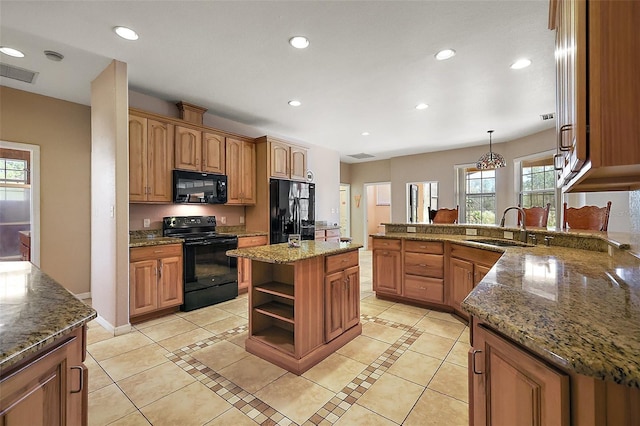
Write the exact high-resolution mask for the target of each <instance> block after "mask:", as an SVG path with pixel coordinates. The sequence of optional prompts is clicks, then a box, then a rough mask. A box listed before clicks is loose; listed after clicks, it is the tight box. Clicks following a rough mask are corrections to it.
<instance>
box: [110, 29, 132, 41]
mask: <svg viewBox="0 0 640 426" xmlns="http://www.w3.org/2000/svg"><path fill="white" fill-rule="evenodd" d="M113 31H115V32H116V34H118V35H119V36H120V37H122V38H123V39H125V40H132V41H133V40H137V39H138V33H136V32H135V31H133V30H132V29H131V28H127V27H115V28H114V29H113Z"/></svg>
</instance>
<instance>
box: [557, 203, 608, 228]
mask: <svg viewBox="0 0 640 426" xmlns="http://www.w3.org/2000/svg"><path fill="white" fill-rule="evenodd" d="M610 211H611V201H609V202H608V203H607V205H606V207H597V206H584V207H580V208H575V207H567V203H564V214H563V215H562V228H563V229H567V228H569V229H588V230H592V231H606V230H607V228H608V226H609V212H610Z"/></svg>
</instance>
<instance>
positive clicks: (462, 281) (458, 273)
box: [449, 258, 473, 312]
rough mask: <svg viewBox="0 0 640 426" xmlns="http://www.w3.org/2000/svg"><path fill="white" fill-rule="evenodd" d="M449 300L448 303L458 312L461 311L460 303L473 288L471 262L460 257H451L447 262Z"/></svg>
mask: <svg viewBox="0 0 640 426" xmlns="http://www.w3.org/2000/svg"><path fill="white" fill-rule="evenodd" d="M449 265H450V266H449V267H450V269H451V274H450V275H449V280H450V288H451V300H450V301H449V304H450V305H451V307H452V308H454V309H455V310H457V311H458V312H462V308H461V307H460V304H461V303H462V301H463V300H464V299H465V297H467V296H468V295H469V293H471V290H473V263H471V262H468V261H466V260H462V259H456V258H451V261H450V262H449Z"/></svg>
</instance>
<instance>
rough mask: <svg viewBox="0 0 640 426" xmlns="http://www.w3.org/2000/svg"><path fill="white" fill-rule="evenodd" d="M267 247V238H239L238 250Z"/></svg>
mask: <svg viewBox="0 0 640 426" xmlns="http://www.w3.org/2000/svg"><path fill="white" fill-rule="evenodd" d="M265 245H267V236H266V235H261V236H257V237H241V238H238V248H244V247H257V246H265Z"/></svg>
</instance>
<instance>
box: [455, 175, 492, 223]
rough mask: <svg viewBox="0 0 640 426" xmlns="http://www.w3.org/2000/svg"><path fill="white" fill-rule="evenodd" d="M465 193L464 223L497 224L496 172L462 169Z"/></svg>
mask: <svg viewBox="0 0 640 426" xmlns="http://www.w3.org/2000/svg"><path fill="white" fill-rule="evenodd" d="M461 174H462V175H463V179H461V180H462V181H463V182H464V191H461V193H463V197H464V199H463V201H464V203H463V206H464V222H465V223H479V224H495V223H496V171H495V170H478V169H476V168H475V167H466V168H462V169H461Z"/></svg>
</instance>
